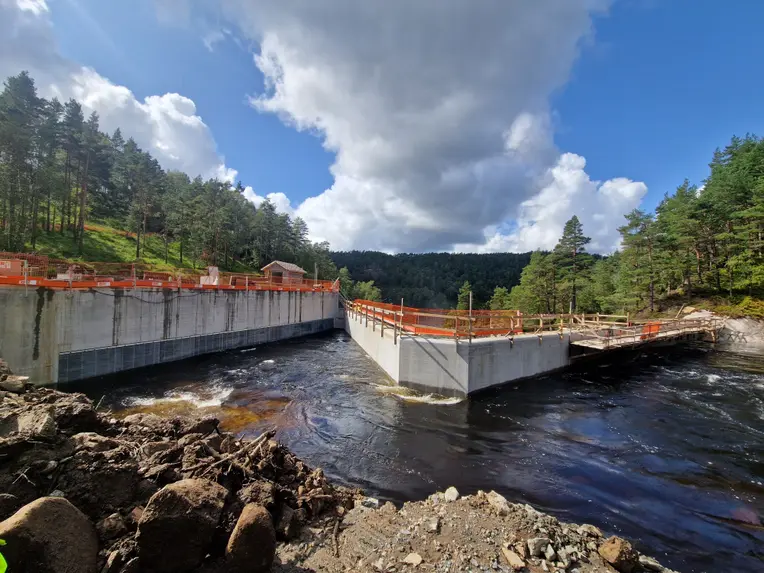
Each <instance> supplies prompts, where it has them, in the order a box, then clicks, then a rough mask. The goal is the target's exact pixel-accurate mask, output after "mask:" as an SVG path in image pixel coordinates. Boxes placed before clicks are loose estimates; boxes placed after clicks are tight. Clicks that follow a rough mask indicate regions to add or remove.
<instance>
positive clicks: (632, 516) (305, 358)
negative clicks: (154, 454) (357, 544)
mask: <svg viewBox="0 0 764 573" xmlns="http://www.w3.org/2000/svg"><path fill="white" fill-rule="evenodd" d="M634 358H636V359H635V360H624V359H623V358H618V359H617V362H618V363H613V364H598V365H589V366H587V367H585V368H580V369H578V370H577V371H570V372H565V373H556V374H554V375H550V376H546V377H541V378H537V379H534V380H530V381H526V382H522V383H520V384H519V385H516V386H509V387H505V388H502V389H498V390H494V391H490V392H487V393H484V394H480V395H478V396H475V397H473V398H470V399H469V400H463V401H460V402H457V403H454V402H456V400H454V399H450V400H438V399H437V398H432V397H426V396H425V397H423V396H418V395H405V394H404V395H400V394H398V393H395V392H394V391H393V390H392V389H391V388H389V387H387V386H386V385H387V381H386V378H385V377H384V375H383V374H382V373H381V371H380V370H379V369H378V368H377V367H376V365H375V364H374V363H373V362H372V361H371V360H370V359H369V358H368V357H367V356H366V355H365V354H364V353H363V351H362V350H360V348H358V347H357V346H356V345H355V343H353V342H352V341H351V340H350V339H349V338H348V337H346V336H345V335H343V334H340V333H337V334H331V335H326V336H320V337H315V338H307V339H302V340H298V341H291V342H287V343H281V344H275V345H270V346H263V347H260V348H256V349H254V350H250V351H244V352H237V353H226V354H218V355H214V356H211V357H205V358H201V359H195V360H192V361H186V362H182V363H176V364H173V365H169V366H164V367H156V368H151V369H144V370H139V371H135V372H132V373H129V374H123V375H120V376H115V377H109V378H104V379H100V380H96V381H90V382H88V383H85V384H80V385H79V386H78V387H76V388H75V387H73V386H67V387H66V388H67V389H68V388H72V389H76V390H80V391H85V392H87V393H88V394H90V395H91V396H92V397H93V398H94V399H96V400H99V399H101V397H102V396H103V403H102V404H103V405H102V406H101V407H102V408H104V407H110V408H112V409H113V410H114V411H115V412H117V411H121V412H123V413H125V412H135V411H150V412H158V413H183V412H188V411H191V410H198V409H202V410H209V411H210V412H211V413H217V414H218V415H220V416H221V418H222V419H223V423H224V426H227V427H228V429H230V430H232V431H239V432H244V433H256V432H258V431H259V430H261V429H262V428H263V427H265V426H272V425H275V426H276V427H278V429H279V433H278V436H277V437H278V439H279V440H281V441H282V442H284V443H286V444H287V445H288V446H289V447H290V448H291V449H292V450H293V451H294V452H295V453H296V454H297V455H299V456H300V457H301V458H303V459H304V460H306V461H307V462H308V463H310V464H311V465H314V466H320V467H322V468H324V471H325V472H326V473H327V474H328V475H330V476H332V477H333V478H334V479H335V480H338V481H340V482H344V483H346V484H351V485H355V486H360V487H362V488H363V489H365V490H366V491H367V493H369V494H370V495H376V496H378V497H381V498H385V499H390V500H393V501H396V502H401V501H405V500H411V499H422V498H424V497H425V496H427V495H429V494H431V493H432V492H434V491H436V490H443V489H445V488H446V487H448V486H450V485H454V486H456V487H457V488H458V489H459V491H461V492H462V493H471V492H475V491H476V490H478V489H483V490H490V489H495V490H497V491H499V492H500V493H502V494H504V495H505V496H506V497H507V498H508V499H510V500H511V501H522V502H528V503H531V504H533V505H535V506H536V507H537V508H539V509H541V510H543V511H547V512H549V513H552V514H554V515H556V516H557V517H559V518H560V519H563V520H566V521H574V522H588V523H593V524H595V525H597V526H599V527H601V528H602V529H604V530H606V531H607V532H609V533H615V534H619V535H623V536H626V537H629V538H631V539H633V540H635V541H636V543H637V545H638V546H639V547H640V548H641V549H643V550H644V551H646V552H647V553H649V554H651V555H654V556H655V557H657V558H658V559H659V560H660V561H661V562H663V563H664V565H667V566H670V567H672V568H674V569H677V570H679V571H683V572H684V571H686V572H690V571H697V572H700V571H709V572H711V571H713V572H717V571H764V527H762V519H764V358H763V357H750V356H748V357H741V356H737V355H733V354H726V353H721V352H711V351H709V350H708V349H707V348H703V347H694V348H684V349H671V350H665V349H664V350H661V351H660V352H654V353H651V354H647V355H640V356H638V357H637V356H634Z"/></svg>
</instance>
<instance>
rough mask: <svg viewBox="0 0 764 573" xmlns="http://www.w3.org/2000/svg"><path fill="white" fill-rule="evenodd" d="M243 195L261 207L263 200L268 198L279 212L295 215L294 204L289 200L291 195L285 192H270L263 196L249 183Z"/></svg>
mask: <svg viewBox="0 0 764 573" xmlns="http://www.w3.org/2000/svg"><path fill="white" fill-rule="evenodd" d="M242 195H244V197H245V198H246V199H247V200H248V201H251V202H252V203H254V204H255V206H256V207H259V206H260V204H261V203H262V202H263V201H265V200H266V199H268V200H269V201H270V202H271V203H273V206H274V207H276V211H278V212H279V213H284V214H286V215H294V209H293V208H292V204H291V202H290V201H289V197H287V196H286V195H284V194H283V193H268V194H267V195H266V196H265V197H263V196H262V195H258V194H257V193H255V190H254V189H252V187H250V186H249V185H247V186H246V187H245V188H244V192H243V193H242Z"/></svg>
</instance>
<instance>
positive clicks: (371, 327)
mask: <svg viewBox="0 0 764 573" xmlns="http://www.w3.org/2000/svg"><path fill="white" fill-rule="evenodd" d="M345 330H346V331H347V332H348V333H349V334H350V336H351V337H352V338H353V340H355V342H356V343H357V344H358V345H359V346H360V347H361V348H363V350H364V352H366V354H368V355H369V356H370V357H371V358H372V359H373V360H374V361H375V362H376V363H377V364H378V365H379V366H380V368H382V370H384V371H385V372H386V373H387V375H388V376H390V378H392V379H393V380H394V381H395V382H398V376H399V369H400V358H401V356H400V347H399V346H398V342H400V340H398V341H396V340H395V339H394V338H393V329H392V328H385V329H384V331H383V330H382V328H381V325H380V324H379V323H377V324H374V322H373V321H371V320H370V321H368V324H367V323H366V319H365V318H364V317H363V316H361V315H360V314H352V313H348V314H347V315H346V316H345Z"/></svg>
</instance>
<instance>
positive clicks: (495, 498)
mask: <svg viewBox="0 0 764 573" xmlns="http://www.w3.org/2000/svg"><path fill="white" fill-rule="evenodd" d="M486 499H487V500H488V503H489V504H491V507H493V508H494V509H495V510H496V511H497V512H498V513H499V515H508V514H509V511H510V507H509V502H508V501H507V498H505V497H504V496H503V495H501V494H500V493H496V492H495V491H491V492H489V493H488V495H487V496H486Z"/></svg>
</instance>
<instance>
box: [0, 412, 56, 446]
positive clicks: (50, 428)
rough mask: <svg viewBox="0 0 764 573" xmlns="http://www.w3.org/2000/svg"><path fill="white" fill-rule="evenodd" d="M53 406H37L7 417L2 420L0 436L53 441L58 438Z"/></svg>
mask: <svg viewBox="0 0 764 573" xmlns="http://www.w3.org/2000/svg"><path fill="white" fill-rule="evenodd" d="M53 413H54V408H53V407H52V406H36V407H33V408H28V409H24V410H21V411H16V412H13V413H11V414H9V415H6V416H4V417H3V418H2V420H0V436H1V437H4V438H5V437H9V436H12V435H14V434H18V435H20V436H22V437H23V438H25V439H35V440H51V439H53V438H55V436H56V420H55V418H54V417H53Z"/></svg>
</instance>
